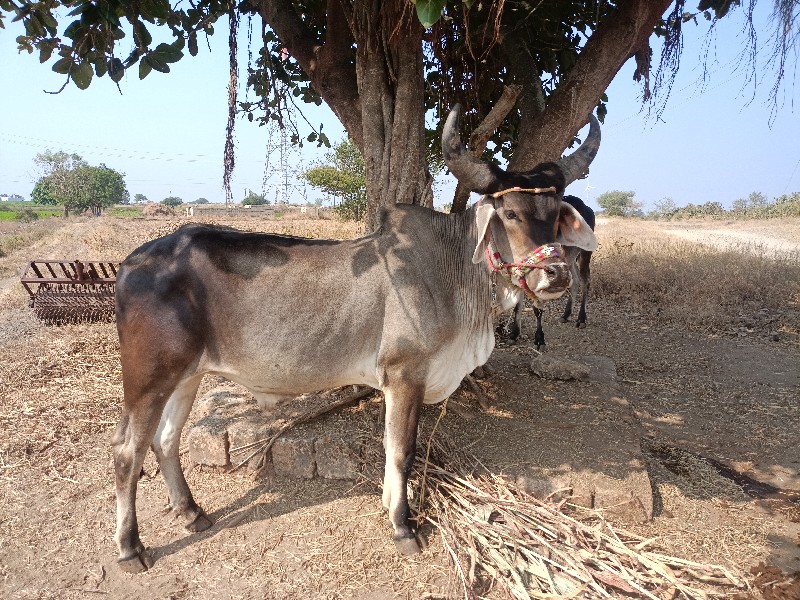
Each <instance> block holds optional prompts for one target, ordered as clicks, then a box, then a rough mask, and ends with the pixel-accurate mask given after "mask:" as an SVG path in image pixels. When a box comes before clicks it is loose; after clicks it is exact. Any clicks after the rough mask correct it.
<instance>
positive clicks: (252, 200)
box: [242, 190, 269, 206]
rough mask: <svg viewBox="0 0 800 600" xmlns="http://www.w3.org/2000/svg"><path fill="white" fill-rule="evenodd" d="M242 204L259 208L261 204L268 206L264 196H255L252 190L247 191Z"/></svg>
mask: <svg viewBox="0 0 800 600" xmlns="http://www.w3.org/2000/svg"><path fill="white" fill-rule="evenodd" d="M242 204H249V205H250V206H260V205H262V204H269V200H267V198H266V196H264V195H263V194H256V193H255V192H254V191H253V190H248V192H247V196H245V197H244V199H243V200H242Z"/></svg>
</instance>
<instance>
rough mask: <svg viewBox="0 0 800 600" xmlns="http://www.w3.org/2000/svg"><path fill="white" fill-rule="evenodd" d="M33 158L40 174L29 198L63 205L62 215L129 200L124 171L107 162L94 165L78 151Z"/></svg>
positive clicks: (46, 154)
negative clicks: (106, 163)
mask: <svg viewBox="0 0 800 600" xmlns="http://www.w3.org/2000/svg"><path fill="white" fill-rule="evenodd" d="M34 162H35V163H36V164H37V166H38V167H39V168H40V170H41V172H42V176H41V177H40V178H39V180H38V181H37V182H36V184H35V185H34V189H33V191H32V192H31V198H33V199H34V201H35V202H38V203H40V204H51V205H63V206H64V215H65V216H68V215H69V213H70V211H74V212H84V211H86V210H91V211H92V212H99V211H100V210H102V209H103V208H106V207H108V206H111V205H113V204H117V203H127V202H129V201H130V194H129V193H128V190H127V188H126V187H125V179H124V174H122V173H120V172H118V171H115V170H114V169H111V168H109V167H107V166H106V165H103V164H101V165H100V166H99V167H93V166H90V165H89V164H88V163H87V162H86V161H85V160H83V159H82V158H81V157H80V156H78V155H77V154H67V153H65V152H50V151H47V152H42V153H40V154H37V155H36V158H35V159H34Z"/></svg>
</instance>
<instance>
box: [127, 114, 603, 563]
mask: <svg viewBox="0 0 800 600" xmlns="http://www.w3.org/2000/svg"><path fill="white" fill-rule="evenodd" d="M458 112H459V110H458V107H456V108H455V109H454V110H453V112H451V113H450V116H449V117H448V119H447V122H446V124H445V127H444V132H443V134H442V146H443V150H444V157H445V161H446V163H447V165H448V167H449V169H450V171H451V172H452V173H453V174H454V175H455V176H456V178H457V179H458V180H459V181H460V182H461V183H463V184H465V185H466V186H467V187H468V188H469V189H471V190H473V191H475V192H478V193H481V194H486V196H484V197H483V198H482V199H481V200H480V201H479V202H478V203H477V204H476V205H475V206H473V207H472V208H470V209H469V210H467V211H466V212H464V213H461V214H453V215H446V214H442V213H438V212H435V211H433V210H429V209H426V208H420V207H416V206H408V205H398V206H393V207H391V208H388V209H386V210H385V211H384V213H383V215H382V217H381V218H380V225H379V227H378V228H377V230H376V231H375V232H374V233H372V234H370V235H367V236H366V237H363V238H361V239H356V240H351V241H322V240H308V239H301V238H293V237H284V236H278V235H266V234H260V233H246V232H240V231H236V230H234V229H229V228H223V227H213V226H206V225H187V226H184V227H181V228H180V229H179V230H177V231H176V232H174V233H172V234H170V235H167V236H165V237H162V238H159V239H156V240H153V241H151V242H148V243H146V244H144V245H143V246H141V247H140V248H138V249H137V250H135V251H134V252H133V253H132V254H131V255H130V256H129V257H128V258H127V259H125V261H124V262H123V264H122V267H121V268H120V270H119V273H118V277H117V289H116V311H117V328H118V330H119V339H120V353H121V360H122V380H123V388H124V401H123V410H122V418H121V419H120V423H119V426H118V428H117V431H116V433H115V435H114V439H113V442H112V443H113V450H114V466H115V470H116V493H117V530H116V535H115V540H116V542H117V545H118V547H119V564H120V566H121V567H122V568H123V569H124V570H126V571H131V572H137V571H142V570H145V569H147V568H148V567H150V566H151V565H152V559H151V558H150V556H149V554H148V553H147V552H146V551H145V548H144V546H143V544H142V542H141V540H140V539H139V531H138V525H137V521H136V509H135V506H136V488H137V482H138V478H139V473H140V471H141V468H142V463H143V462H144V458H145V454H146V453H147V449H148V447H151V448H152V449H153V452H154V453H155V455H156V458H157V459H158V462H159V465H160V468H161V472H162V473H163V475H164V479H165V481H166V485H167V489H168V492H169V498H170V504H171V506H172V509H173V510H174V511H175V512H176V513H177V514H178V515H180V516H181V517H183V519H184V520H185V523H186V528H187V529H188V530H189V531H202V530H204V529H206V528H208V527H210V526H211V521H210V520H209V519H208V517H207V516H206V515H205V513H204V512H203V511H202V509H201V508H200V507H199V506H198V505H197V504H196V503H195V501H194V499H193V498H192V493H191V491H190V490H189V486H188V484H187V483H186V479H185V477H184V474H183V470H182V469H181V465H180V459H179V452H178V450H179V442H180V436H181V430H182V428H183V426H184V424H185V422H186V419H187V417H188V415H189V411H190V409H191V407H192V403H193V402H194V398H195V395H196V392H197V388H198V386H199V384H200V380H201V378H202V377H203V375H204V374H206V373H210V374H214V375H221V376H224V377H226V378H228V379H230V380H232V381H235V382H238V383H240V384H242V385H244V386H245V387H247V388H248V389H249V390H251V391H252V392H253V394H254V395H255V396H256V398H257V399H259V400H260V403H261V404H265V403H266V404H270V403H272V402H275V401H277V400H279V399H281V398H285V397H293V396H297V395H299V394H302V393H305V392H312V391H317V390H322V389H327V388H333V387H337V386H342V385H347V384H366V385H369V386H372V387H374V388H376V389H380V390H381V391H382V392H383V393H384V396H385V402H386V419H385V431H384V440H383V441H384V448H385V451H386V464H385V474H384V479H383V505H384V507H385V508H386V509H387V510H388V514H389V520H390V521H391V524H392V527H393V529H394V535H393V539H394V541H395V544H396V546H397V548H398V550H399V551H400V552H401V553H403V554H412V553H415V552H418V551H419V546H418V545H417V541H416V538H415V534H414V531H413V529H412V527H411V524H410V522H409V507H408V501H407V497H406V484H407V480H408V473H409V469H410V467H411V464H412V462H413V460H414V453H415V447H416V434H417V424H418V419H419V412H420V408H421V406H422V404H423V402H425V403H434V402H439V401H441V400H443V399H444V398H446V397H447V396H448V395H449V394H451V393H452V392H453V391H454V390H455V389H456V388H457V387H458V385H459V383H460V382H461V380H462V378H463V377H464V376H465V375H467V374H468V373H470V372H471V371H472V370H473V369H474V368H475V367H477V366H479V365H482V364H484V363H485V362H486V360H487V359H488V358H489V355H490V353H491V352H492V349H493V347H494V328H493V312H494V313H496V312H497V311H498V310H499V309H503V310H507V309H509V308H511V306H513V304H514V303H515V302H516V301H517V300H518V298H519V297H520V294H522V293H523V292H522V291H521V290H520V287H522V288H523V289H525V290H526V291H528V292H529V293H532V294H535V295H536V296H537V297H539V298H543V299H550V298H556V297H559V296H560V295H562V294H563V293H564V291H565V290H567V288H568V287H569V285H570V275H569V268H568V266H567V264H566V263H565V262H564V258H563V256H562V253H563V250H562V249H561V246H560V244H558V243H557V242H556V236H557V235H559V237H560V239H562V241H563V242H564V243H565V244H570V245H573V246H579V247H586V248H587V249H594V247H595V239H594V234H593V233H592V230H591V229H590V228H589V227H588V226H587V225H586V223H585V222H584V221H583V219H582V218H581V217H580V215H579V214H578V213H577V212H576V211H574V210H573V209H572V208H571V207H570V206H569V205H568V204H566V203H563V202H562V200H561V199H562V196H563V192H564V187H565V185H566V183H568V182H569V181H572V180H573V179H575V178H576V177H577V176H578V175H580V174H581V173H582V172H583V171H584V170H585V169H586V168H587V166H588V164H589V163H590V162H591V160H592V159H593V158H594V155H595V154H596V152H597V148H598V145H599V125H598V123H597V121H596V120H595V119H594V117H591V123H592V125H591V131H590V135H589V136H588V138H587V140H586V141H585V142H584V144H583V145H582V146H581V147H580V148H579V149H578V150H576V151H575V152H574V153H573V154H572V155H570V156H568V157H565V158H563V159H561V161H559V162H558V163H544V164H541V165H539V166H537V167H536V168H534V169H533V170H532V171H530V172H526V173H514V172H506V171H503V170H502V169H500V168H498V167H496V166H494V165H491V164H487V163H484V162H481V161H479V160H477V159H475V158H473V157H472V155H471V154H470V153H469V152H467V151H466V148H465V147H464V146H463V144H462V143H461V139H460V137H459V135H458ZM506 260H510V262H505V261H506ZM492 270H495V271H497V270H500V271H501V272H502V273H504V274H507V275H508V277H507V278H503V277H501V278H499V279H498V281H497V283H498V285H497V288H496V291H493V285H492V283H493V277H492V275H491V273H492ZM518 286H519V287H518ZM495 298H496V300H495ZM498 304H499V305H500V306H498ZM287 313H291V318H286V314H287Z"/></svg>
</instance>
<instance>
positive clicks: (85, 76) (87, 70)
mask: <svg viewBox="0 0 800 600" xmlns="http://www.w3.org/2000/svg"><path fill="white" fill-rule="evenodd" d="M71 75H72V81H74V82H75V85H77V86H78V89H81V90H85V89H86V88H88V87H89V84H90V83H92V76H93V75H94V71H93V70H92V63H90V62H89V61H88V60H84V61H82V62H81V64H79V65H78V66H77V67H76V68H74V69H72V73H71Z"/></svg>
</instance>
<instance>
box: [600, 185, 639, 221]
mask: <svg viewBox="0 0 800 600" xmlns="http://www.w3.org/2000/svg"><path fill="white" fill-rule="evenodd" d="M635 195H636V193H635V192H621V191H619V190H614V191H611V192H605V193H603V194H600V195H599V196H598V197H597V204H598V206H600V208H602V209H603V210H604V211H605V214H607V215H608V216H609V217H633V216H640V215H641V214H642V210H641V208H642V205H641V203H640V202H637V201H636V200H634V198H633V197H634V196H635Z"/></svg>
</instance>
